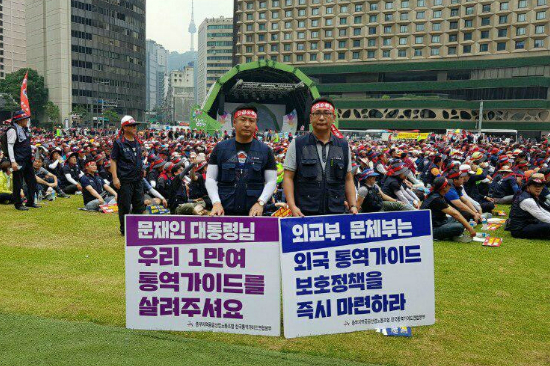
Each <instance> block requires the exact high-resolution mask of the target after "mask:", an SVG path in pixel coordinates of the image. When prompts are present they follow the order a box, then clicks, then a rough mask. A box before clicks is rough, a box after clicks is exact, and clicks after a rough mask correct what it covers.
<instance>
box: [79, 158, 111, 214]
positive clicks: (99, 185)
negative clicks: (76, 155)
mask: <svg viewBox="0 0 550 366" xmlns="http://www.w3.org/2000/svg"><path fill="white" fill-rule="evenodd" d="M84 170H85V172H86V173H85V174H84V175H83V176H82V177H80V184H81V185H82V198H83V199H84V205H85V207H86V210H88V211H99V206H102V205H105V204H112V203H115V202H116V199H117V194H116V192H115V191H114V190H113V189H112V188H111V187H110V186H109V185H108V184H106V183H105V182H104V181H103V179H101V177H100V176H99V174H97V165H96V162H95V161H93V160H91V161H88V162H87V163H86V165H85V168H84Z"/></svg>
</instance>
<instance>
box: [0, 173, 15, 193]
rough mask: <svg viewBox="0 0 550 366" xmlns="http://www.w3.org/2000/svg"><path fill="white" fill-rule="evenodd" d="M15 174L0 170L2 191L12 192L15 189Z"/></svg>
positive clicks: (0, 190)
mask: <svg viewBox="0 0 550 366" xmlns="http://www.w3.org/2000/svg"><path fill="white" fill-rule="evenodd" d="M12 178H13V175H12V174H10V175H7V174H6V173H4V172H2V171H0V193H11V192H12V190H13V179H12Z"/></svg>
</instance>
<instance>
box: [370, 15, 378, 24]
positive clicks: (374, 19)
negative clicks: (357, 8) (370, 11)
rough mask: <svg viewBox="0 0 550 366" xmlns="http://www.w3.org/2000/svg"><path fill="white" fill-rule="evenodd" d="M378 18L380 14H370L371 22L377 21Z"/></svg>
mask: <svg viewBox="0 0 550 366" xmlns="http://www.w3.org/2000/svg"><path fill="white" fill-rule="evenodd" d="M377 19H378V15H370V16H369V23H376V21H377Z"/></svg>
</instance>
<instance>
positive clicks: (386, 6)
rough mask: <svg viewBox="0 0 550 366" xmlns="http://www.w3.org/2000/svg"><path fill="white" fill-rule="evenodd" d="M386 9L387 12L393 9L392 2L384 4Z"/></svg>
mask: <svg viewBox="0 0 550 366" xmlns="http://www.w3.org/2000/svg"><path fill="white" fill-rule="evenodd" d="M384 9H386V10H391V9H393V2H391V1H390V2H386V3H384Z"/></svg>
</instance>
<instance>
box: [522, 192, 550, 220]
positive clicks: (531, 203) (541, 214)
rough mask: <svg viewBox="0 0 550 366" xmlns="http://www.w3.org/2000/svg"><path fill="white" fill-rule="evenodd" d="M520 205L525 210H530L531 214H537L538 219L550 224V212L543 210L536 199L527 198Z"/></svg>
mask: <svg viewBox="0 0 550 366" xmlns="http://www.w3.org/2000/svg"><path fill="white" fill-rule="evenodd" d="M519 207H520V208H521V209H522V210H523V211H527V212H529V213H530V214H531V215H533V216H535V218H537V220H539V221H541V222H544V223H546V224H550V212H548V211H546V210H543V209H542V208H541V207H540V206H539V205H537V203H536V202H535V200H534V199H532V198H528V199H526V200H523V201H522V202H521V203H520V204H519Z"/></svg>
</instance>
